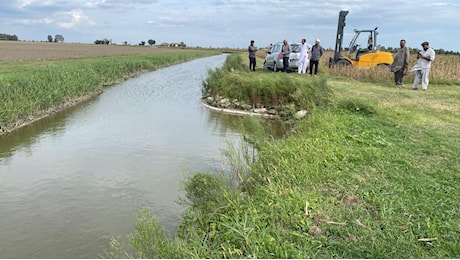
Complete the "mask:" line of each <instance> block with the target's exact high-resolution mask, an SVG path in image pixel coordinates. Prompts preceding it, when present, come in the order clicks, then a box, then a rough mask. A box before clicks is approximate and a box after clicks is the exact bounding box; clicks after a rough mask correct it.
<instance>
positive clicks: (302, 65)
mask: <svg viewBox="0 0 460 260" xmlns="http://www.w3.org/2000/svg"><path fill="white" fill-rule="evenodd" d="M301 42H302V44H301V45H300V57H299V67H298V70H297V72H298V73H299V74H300V73H302V74H305V72H306V71H307V68H308V65H309V63H310V59H309V58H308V55H309V53H310V51H311V50H310V49H311V45H310V44H308V43H307V40H306V39H302V41H301Z"/></svg>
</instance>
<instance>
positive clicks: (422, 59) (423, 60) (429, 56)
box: [411, 42, 435, 91]
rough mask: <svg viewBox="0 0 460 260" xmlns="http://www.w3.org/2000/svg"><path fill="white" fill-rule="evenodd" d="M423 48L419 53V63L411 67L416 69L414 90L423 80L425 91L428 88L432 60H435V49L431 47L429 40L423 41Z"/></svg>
mask: <svg viewBox="0 0 460 260" xmlns="http://www.w3.org/2000/svg"><path fill="white" fill-rule="evenodd" d="M422 47H423V50H421V51H420V52H419V53H417V59H418V60H417V64H415V66H414V67H413V68H412V69H411V71H415V73H416V74H415V78H414V85H413V86H412V89H413V90H417V88H418V84H419V83H420V81H422V90H423V91H425V90H426V89H427V88H428V83H429V76H430V69H431V62H432V61H434V56H435V53H434V50H433V49H432V48H431V47H430V44H429V43H428V42H423V43H422Z"/></svg>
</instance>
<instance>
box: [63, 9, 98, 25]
mask: <svg viewBox="0 0 460 260" xmlns="http://www.w3.org/2000/svg"><path fill="white" fill-rule="evenodd" d="M55 16H56V19H57V20H58V21H57V22H56V24H57V25H58V26H59V27H60V28H64V29H71V28H74V27H77V26H80V25H82V24H94V23H93V22H92V21H91V20H90V19H89V18H88V16H86V15H85V14H84V13H83V11H82V10H79V9H74V10H71V11H68V12H59V13H56V14H55Z"/></svg>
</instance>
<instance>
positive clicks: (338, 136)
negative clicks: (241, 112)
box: [111, 66, 460, 258]
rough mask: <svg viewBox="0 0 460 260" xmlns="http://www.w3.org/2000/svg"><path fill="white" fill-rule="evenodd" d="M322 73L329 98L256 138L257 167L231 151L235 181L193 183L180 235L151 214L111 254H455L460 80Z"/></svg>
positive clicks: (200, 177)
mask: <svg viewBox="0 0 460 260" xmlns="http://www.w3.org/2000/svg"><path fill="white" fill-rule="evenodd" d="M244 67H246V66H244ZM241 73H242V74H241V76H242V77H253V78H254V79H259V77H261V79H262V80H271V78H273V77H274V78H278V77H285V76H287V75H285V74H283V73H272V72H266V71H260V72H258V73H260V74H266V76H263V75H259V74H257V72H256V74H253V73H251V72H249V71H248V72H246V73H247V74H246V75H245V74H244V73H243V72H241ZM255 75H257V76H255ZM321 75H322V76H320V77H324V78H326V77H328V78H329V79H328V80H327V85H328V87H329V88H331V89H332V90H333V92H334V93H335V95H334V96H333V97H331V103H330V105H328V106H322V107H318V106H312V110H311V111H312V113H310V116H309V117H308V118H307V119H305V120H302V121H298V122H297V124H296V126H295V127H294V129H293V131H292V133H291V134H290V135H288V136H287V137H285V138H282V139H280V140H276V141H267V140H270V139H267V138H266V136H263V135H258V136H253V137H252V138H251V141H252V142H253V143H255V144H256V147H257V149H258V152H257V155H256V161H255V163H251V162H252V161H251V160H248V159H247V158H248V157H250V156H249V155H248V153H247V151H245V150H242V151H235V152H233V153H231V152H230V153H227V154H228V155H229V158H231V159H230V161H232V162H233V163H234V167H233V169H234V172H233V173H234V175H235V176H237V179H238V180H239V182H237V184H238V185H237V186H236V187H235V183H234V182H231V181H229V180H228V179H226V178H222V177H221V175H220V174H206V173H199V174H196V175H194V176H192V177H190V178H188V179H187V180H186V181H185V183H184V189H185V191H186V199H187V202H188V204H189V205H190V207H189V209H188V211H187V213H186V214H185V215H184V222H183V224H182V226H181V228H180V229H179V231H178V236H177V237H176V238H175V239H171V238H169V237H168V236H167V235H166V234H165V233H164V231H163V229H162V228H161V227H160V226H159V224H158V222H157V221H156V218H155V217H154V216H152V215H151V213H150V212H149V211H148V210H144V211H143V212H142V213H141V214H140V216H139V220H138V223H137V227H136V230H135V232H134V233H133V234H132V235H131V236H130V242H131V250H128V251H126V250H125V249H124V248H123V246H122V245H120V244H119V242H118V241H115V240H114V241H113V243H112V245H113V251H112V252H111V256H113V257H123V258H126V257H131V256H134V257H147V258H458V256H460V210H459V209H460V200H459V198H460V189H459V188H458V187H459V185H460V159H459V158H460V146H459V145H458V140H460V131H459V130H460V129H459V126H460V107H459V106H460V105H459V103H458V100H460V92H459V91H458V88H459V82H458V81H457V82H456V84H455V85H451V84H449V85H440V84H439V83H438V84H436V81H434V82H432V83H431V85H430V87H429V89H428V91H426V92H422V91H412V90H410V88H409V89H408V88H402V89H400V88H395V87H394V86H393V84H392V75H391V74H389V75H387V77H386V78H384V79H382V80H381V81H380V82H379V83H370V82H369V81H368V80H366V79H364V80H353V79H349V78H344V77H337V76H334V75H331V74H329V72H327V68H324V67H322V68H321ZM288 76H289V77H292V78H293V79H292V80H293V81H287V82H289V83H290V84H292V82H296V81H295V80H297V79H298V80H302V81H306V82H310V83H306V84H314V83H312V82H315V81H318V80H320V79H317V78H311V77H306V76H305V75H298V74H288ZM294 78H295V79H294ZM324 78H323V80H324ZM447 80H448V81H449V82H450V79H447ZM280 84H281V83H280ZM286 95H288V93H286ZM240 152H241V156H242V158H246V160H239V159H238V158H240V154H239V153H240ZM128 252H129V253H128Z"/></svg>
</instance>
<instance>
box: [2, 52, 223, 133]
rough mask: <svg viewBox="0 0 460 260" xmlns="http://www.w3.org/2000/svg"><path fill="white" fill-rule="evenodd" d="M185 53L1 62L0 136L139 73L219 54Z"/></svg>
mask: <svg viewBox="0 0 460 260" xmlns="http://www.w3.org/2000/svg"><path fill="white" fill-rule="evenodd" d="M218 53H219V52H216V51H203V50H202V51H187V52H181V51H180V50H178V51H177V52H176V53H157V54H145V55H123V56H122V55H120V56H109V57H88V58H79V59H65V60H53V61H52V60H43V61H23V62H5V63H2V64H0V100H1V102H0V128H1V129H2V130H0V134H2V132H5V131H6V132H7V131H10V130H12V129H14V128H16V127H18V126H21V125H23V124H24V123H26V122H28V121H31V120H34V119H36V118H39V117H41V116H43V115H46V114H49V113H50V112H52V111H54V110H56V109H60V108H61V107H65V106H66V105H68V104H69V103H74V102H76V101H78V100H80V99H82V98H85V97H88V96H92V95H95V94H97V93H100V92H101V91H102V90H103V88H104V87H106V86H108V85H110V84H113V83H117V82H119V81H121V80H125V79H126V78H128V77H130V76H133V75H135V74H137V73H140V72H142V71H150V70H155V69H157V68H159V67H164V66H168V65H171V64H175V63H180V62H184V61H187V60H192V59H195V58H198V57H203V56H209V55H213V54H218Z"/></svg>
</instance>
